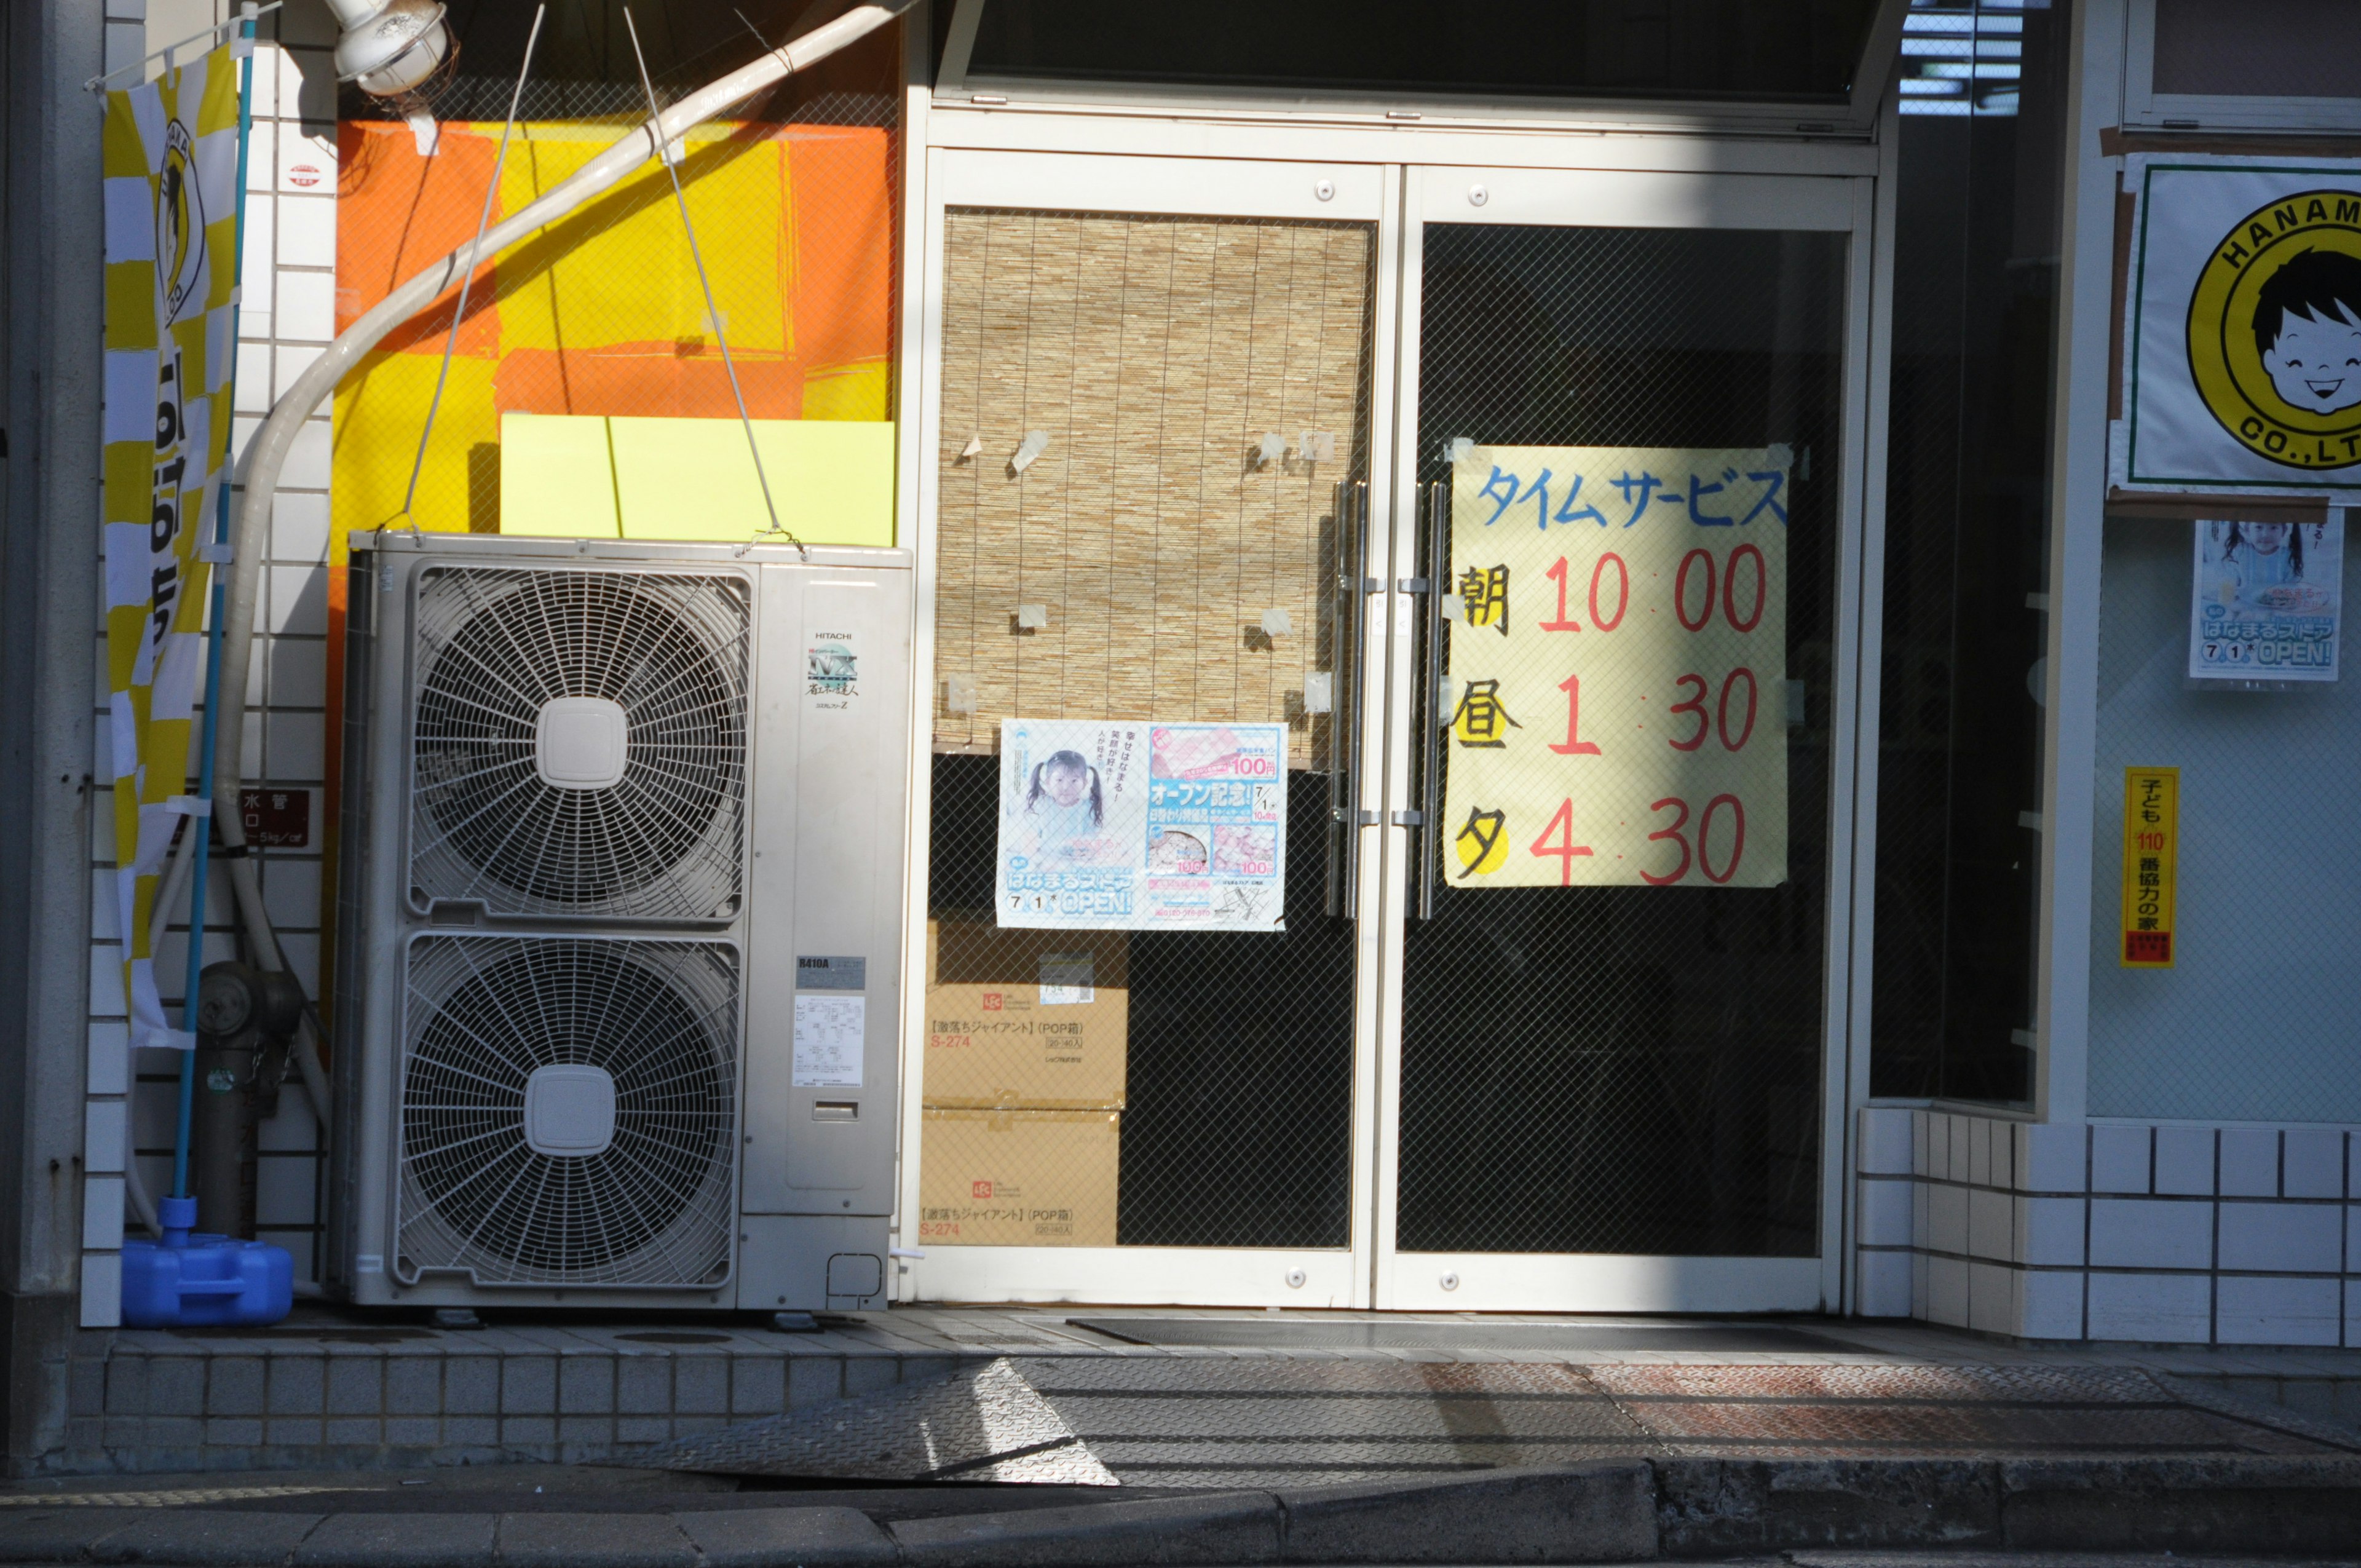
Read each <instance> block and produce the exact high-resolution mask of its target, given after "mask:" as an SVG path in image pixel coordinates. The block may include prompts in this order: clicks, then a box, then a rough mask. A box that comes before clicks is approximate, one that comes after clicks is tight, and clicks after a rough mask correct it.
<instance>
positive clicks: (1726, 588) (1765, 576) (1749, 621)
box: [1684, 544, 1771, 631]
mask: <svg viewBox="0 0 2361 1568" xmlns="http://www.w3.org/2000/svg"><path fill="white" fill-rule="evenodd" d="M1750 557H1751V558H1752V560H1753V562H1754V609H1753V610H1752V613H1750V614H1749V615H1748V616H1747V618H1746V619H1745V620H1739V619H1738V564H1739V563H1740V562H1741V561H1743V560H1746V559H1748V558H1750ZM1770 597H1771V568H1770V567H1768V566H1766V565H1763V552H1762V551H1760V550H1757V549H1756V548H1755V547H1754V546H1753V545H1752V544H1741V545H1740V546H1739V547H1738V548H1737V549H1735V550H1733V551H1731V552H1730V565H1727V566H1725V567H1723V568H1722V576H1721V616H1722V619H1723V620H1727V621H1729V622H1730V630H1732V631H1752V630H1754V629H1755V628H1756V627H1757V626H1760V625H1761V624H1762V623H1763V602H1764V601H1765V600H1766V599H1768V598H1770ZM1706 613H1707V614H1708V616H1709V615H1711V614H1712V613H1713V611H1712V610H1711V609H1708V610H1707V611H1706ZM1684 624H1686V623H1684ZM1691 630H1695V628H1691Z"/></svg>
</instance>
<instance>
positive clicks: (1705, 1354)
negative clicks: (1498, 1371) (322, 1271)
mask: <svg viewBox="0 0 2361 1568" xmlns="http://www.w3.org/2000/svg"><path fill="white" fill-rule="evenodd" d="M1078 1315H1086V1314H1084V1313H1082V1311H1081V1310H1072V1309H1069V1310H1059V1309H1053V1308H1025V1309H954V1308H927V1309H910V1310H895V1311H892V1312H878V1313H870V1314H865V1315H862V1316H860V1317H857V1318H841V1319H834V1320H829V1324H828V1327H827V1330H826V1332H818V1333H806V1334H785V1333H778V1332H773V1331H771V1330H769V1329H767V1328H748V1327H742V1326H738V1325H736V1324H726V1325H725V1324H709V1323H706V1322H700V1321H693V1320H674V1321H667V1322H630V1321H625V1322H606V1323H588V1322H580V1321H561V1320H553V1321H533V1322H512V1321H503V1322H499V1323H496V1324H495V1325H494V1326H491V1327H487V1328H482V1329H475V1330H436V1329H429V1328H424V1327H421V1326H415V1325H413V1324H411V1323H400V1322H387V1321H382V1320H379V1319H375V1318H370V1317H367V1316H364V1315H361V1314H350V1313H340V1312H336V1311H333V1310H324V1309H319V1308H313V1307H308V1306H307V1307H306V1308H305V1310H303V1312H302V1314H300V1315H299V1316H298V1317H297V1318H296V1319H294V1320H291V1321H289V1322H287V1323H285V1324H282V1325H280V1326H279V1327H277V1328H273V1329H269V1330H263V1331H248V1332H219V1331H216V1332H196V1331H185V1332H183V1331H155V1330H126V1331H120V1332H90V1333H87V1334H85V1335H83V1336H82V1340H81V1342H80V1343H79V1344H78V1346H77V1350H76V1354H75V1357H74V1359H73V1361H72V1362H71V1365H70V1368H69V1374H70V1383H69V1391H70V1409H71V1416H70V1420H69V1428H68V1441H67V1447H66V1449H65V1450H64V1451H63V1452H61V1453H59V1454H57V1455H55V1456H54V1458H53V1461H52V1464H51V1465H50V1466H49V1468H50V1469H51V1470H52V1471H53V1472H84V1473H87V1472H95V1471H117V1472H147V1473H158V1472H167V1471H196V1470H206V1471H219V1470H236V1469H284V1468H290V1467H298V1466H308V1467H330V1468H341V1467H357V1466H370V1465H377V1464H387V1463H400V1464H421V1463H424V1464H456V1463H483V1462H487V1461H493V1460H512V1461H523V1460H532V1461H551V1460H584V1459H591V1458H598V1457H609V1456H612V1457H624V1456H628V1455H630V1454H631V1453H636V1452H638V1451H641V1450H643V1449H645V1448H648V1447H650V1446H652V1445H654V1444H656V1443H661V1442H669V1441H673V1440H675V1439H678V1438H682V1437H685V1436H687V1435H689V1434H691V1433H696V1432H702V1431H712V1430H714V1429H717V1428H720V1427H724V1426H729V1425H732V1424H735V1423H739V1422H743V1421H747V1420H756V1419H759V1418H762V1417H765V1416H772V1415H776V1414H779V1413H780V1412H782V1411H785V1410H788V1409H799V1408H802V1407H805V1406H807V1405H811V1404H815V1403H818V1402H819V1401H821V1400H825V1399H831V1398H841V1397H845V1396H848V1395H858V1394H862V1393H867V1392H872V1391H874V1390H878V1389H882V1388H885V1387H892V1386H894V1385H895V1384H898V1383H903V1382H908V1381H915V1380H918V1379H924V1378H931V1377H937V1376H941V1375H943V1374H946V1373H949V1372H950V1371H952V1370H954V1369H955V1368H957V1367H960V1366H961V1365H974V1364H975V1363H977V1362H979V1361H981V1360H983V1359H986V1358H989V1357H992V1356H994V1355H997V1354H1010V1355H1018V1356H1027V1357H1074V1356H1082V1357H1103V1358H1106V1357H1112V1358H1170V1357H1183V1358H1185V1357H1195V1356H1207V1357H1218V1358H1232V1359H1237V1358H1243V1359H1263V1360H1272V1359H1276V1360H1284V1361H1320V1362H1333V1361H1338V1360H1372V1361H1380V1362H1391V1363H1474V1364H1488V1363H1489V1364H1505V1363H1516V1364H1527V1365H1531V1364H1537V1363H1540V1364H1546V1363H1552V1362H1555V1363H1562V1364H1577V1365H1586V1366H1597V1365H1617V1366H1623V1367H1632V1368H1638V1367H1646V1366H1651V1365H1655V1366H1667V1367H1670V1366H1681V1365H1689V1366H1779V1365H1794V1366H1807V1367H1808V1366H1821V1367H1832V1366H1846V1365H1858V1366H1889V1367H1909V1366H1918V1367H1946V1366H1951V1367H1967V1366H1973V1367H1990V1366H1999V1367H2024V1368H2043V1367H2048V1368H2059V1369H2065V1368H2093V1369H2096V1368H2131V1369H2140V1370H2146V1371H2150V1372H2156V1373H2161V1374H2164V1375H2167V1376H2175V1377H2179V1378H2184V1379H2191V1380H2195V1381H2197V1382H2199V1383H2202V1384H2204V1385H2209V1386H2211V1387H2215V1388H2218V1389H2221V1390H2224V1391H2225V1392H2229V1393H2232V1394H2235V1395H2239V1396H2243V1397H2245V1398H2258V1399H2263V1400H2267V1401H2269V1402H2272V1403H2277V1404H2280V1405H2284V1406H2287V1407H2289V1408H2290V1409H2292V1410H2294V1411H2296V1412H2299V1413H2301V1414H2306V1415H2310V1416H2312V1417H2315V1418H2322V1419H2327V1420H2341V1421H2345V1422H2349V1423H2354V1424H2356V1425H2361V1352H2351V1351H2273V1350H2257V1349H2251V1348H2247V1349H2237V1350H2191V1349H2167V1350H2152V1351H2144V1350H2136V1349H2127V1348H2123V1347H2104V1346H2063V1347H2061V1346H2058V1345H2041V1346H2038V1347H2019V1346H2014V1345H2009V1344H2004V1343H1998V1342H1995V1341H1993V1340H1990V1339H1984V1338H1979V1337H1972V1336H1970V1335H1966V1334H1962V1333H1958V1332H1950V1331H1947V1330H1941V1329H1934V1328H1929V1327H1926V1326H1921V1325H1894V1324H1890V1323H1874V1324H1872V1323H1860V1322H1853V1321H1834V1320H1829V1321H1810V1322H1809V1323H1807V1324H1806V1325H1804V1326H1806V1327H1807V1328H1808V1330H1809V1332H1811V1333H1813V1334H1815V1335H1818V1336H1822V1337H1824V1338H1826V1339H1828V1340H1831V1341H1834V1342H1837V1343H1838V1344H1839V1346H1840V1347H1841V1348H1836V1349H1828V1350H1818V1349H1814V1350H1795V1349H1786V1350H1731V1349H1727V1348H1715V1349H1705V1350H1683V1349H1606V1350H1601V1349H1598V1348H1589V1349H1581V1350H1568V1351H1565V1352H1560V1353H1555V1354H1553V1353H1550V1352H1548V1351H1537V1350H1533V1349H1529V1348H1519V1349H1516V1350H1512V1351H1504V1350H1479V1349H1472V1348H1466V1347H1465V1346H1460V1347H1455V1346H1453V1345H1452V1344H1451V1343H1449V1339H1450V1336H1449V1335H1448V1333H1444V1334H1443V1335H1441V1336H1439V1337H1440V1338H1441V1339H1442V1341H1443V1342H1444V1343H1427V1344H1422V1345H1420V1346H1418V1347H1417V1348H1411V1349H1385V1348H1358V1349H1346V1350H1337V1349H1287V1350H1270V1349H1257V1348H1247V1347H1240V1346H1235V1345H1231V1346H1178V1347H1161V1346H1154V1345H1143V1344H1134V1343H1123V1342H1121V1341H1117V1340H1114V1339H1110V1338H1108V1337H1105V1336H1104V1335H1101V1334H1097V1333H1093V1332H1089V1331H1087V1330H1084V1329H1082V1328H1079V1327H1077V1326H1074V1325H1073V1324H1071V1322H1070V1321H1069V1319H1070V1318H1071V1317H1074V1316H1078ZM1099 1315H1104V1313H1102V1314H1099ZM1159 1315H1160V1316H1165V1317H1174V1316H1190V1317H1198V1316H1203V1317H1219V1318H1224V1319H1227V1320H1229V1321H1240V1320H1244V1321H1247V1322H1263V1321H1273V1320H1272V1319H1270V1318H1267V1317H1266V1316H1265V1315H1263V1314H1251V1313H1193V1312H1191V1313H1179V1312H1168V1313H1162V1314H1159ZM1337 1319H1351V1320H1355V1321H1364V1322H1367V1321H1376V1322H1378V1323H1381V1324H1382V1323H1389V1322H1392V1323H1399V1322H1400V1321H1403V1320H1401V1319H1398V1318H1388V1317H1384V1316H1374V1317H1373V1316H1370V1315H1362V1316H1360V1317H1359V1318H1357V1319H1356V1318H1355V1315H1354V1314H1349V1313H1299V1312H1290V1313H1286V1314H1284V1316H1283V1318H1279V1319H1278V1320H1277V1321H1283V1322H1286V1323H1289V1324H1299V1323H1303V1322H1307V1321H1330V1320H1337ZM1420 1321H1422V1322H1423V1323H1428V1324H1435V1323H1446V1324H1447V1323H1451V1322H1467V1323H1470V1324H1482V1325H1500V1324H1517V1323H1525V1324H1535V1325H1556V1326H1559V1327H1566V1326H1569V1325H1593V1324H1597V1323H1598V1322H1600V1321H1601V1320H1568V1319H1551V1318H1545V1317H1501V1316H1496V1315H1485V1316H1480V1317H1479V1316H1477V1315H1473V1314H1470V1315H1466V1316H1465V1317H1462V1318H1456V1319H1455V1318H1452V1317H1450V1316H1448V1315H1444V1314H1423V1315H1422V1317H1421V1319H1420ZM1617 1321H1622V1322H1627V1323H1637V1322H1645V1320H1617ZM1422 1337H1427V1338H1430V1339H1432V1338H1435V1337H1437V1336H1434V1335H1432V1334H1429V1335H1426V1336H1422Z"/></svg>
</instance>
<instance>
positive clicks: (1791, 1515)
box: [1655, 1459, 2002, 1557]
mask: <svg viewBox="0 0 2361 1568" xmlns="http://www.w3.org/2000/svg"><path fill="white" fill-rule="evenodd" d="M1655 1467H1656V1519H1655V1526H1656V1545H1657V1549H1658V1550H1660V1551H1661V1552H1663V1553H1664V1555H1665V1556H1667V1557H1695V1556H1706V1555H1711V1554H1720V1553H1730V1552H1775V1551H1778V1550H1780V1549H1782V1548H1786V1547H1841V1548H1855V1549H1859V1548H1877V1547H1910V1548H1915V1549H1918V1550H1925V1549H1926V1548H1928V1547H1938V1548H1959V1547H1973V1546H1996V1545H1998V1544H2000V1542H2001V1541H2002V1525H2001V1519H2002V1504H2001V1475H2000V1467H1999V1466H1998V1464H1995V1463H1994V1462H1993V1461H1991V1460H1979V1459H1807V1460H1781V1459H1660V1460H1658V1461H1656V1462H1655Z"/></svg>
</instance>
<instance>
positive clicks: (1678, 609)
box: [1673, 550, 1713, 631]
mask: <svg viewBox="0 0 2361 1568" xmlns="http://www.w3.org/2000/svg"><path fill="white" fill-rule="evenodd" d="M1700 561H1702V562H1704V563H1705V608H1704V609H1700V610H1698V611H1697V619H1696V620H1690V619H1689V568H1690V567H1692V566H1695V565H1697V563H1698V562H1700ZM1673 614H1674V615H1675V616H1677V617H1679V618H1680V623H1681V630H1684V631H1703V630H1705V626H1706V622H1707V621H1708V620H1712V619H1713V552H1712V551H1710V550H1692V551H1690V552H1689V553H1688V554H1686V555H1684V556H1682V557H1681V566H1680V570H1679V571H1678V572H1675V574H1674V575H1673Z"/></svg>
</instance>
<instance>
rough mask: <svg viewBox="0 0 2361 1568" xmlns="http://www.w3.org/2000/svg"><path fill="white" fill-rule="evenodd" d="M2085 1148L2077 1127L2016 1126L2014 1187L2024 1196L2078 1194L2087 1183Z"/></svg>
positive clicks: (2039, 1124)
mask: <svg viewBox="0 0 2361 1568" xmlns="http://www.w3.org/2000/svg"><path fill="white" fill-rule="evenodd" d="M2088 1147H2089V1144H2088V1140H2087V1139H2086V1138H2085V1137H2084V1135H2083V1131H2082V1128H2081V1126H2080V1125H2079V1124H2065V1125H2060V1124H2057V1123H2052V1122H2020V1123H2018V1124H2017V1125H2016V1169H2017V1174H2018V1185H2019V1186H2021V1187H2023V1188H2024V1189H2025V1190H2026V1191H2028V1192H2080V1191H2081V1190H2082V1189H2083V1187H2084V1186H2085V1184H2086V1183H2087V1181H2088V1179H2089V1170H2088V1159H2087V1152H2088Z"/></svg>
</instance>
